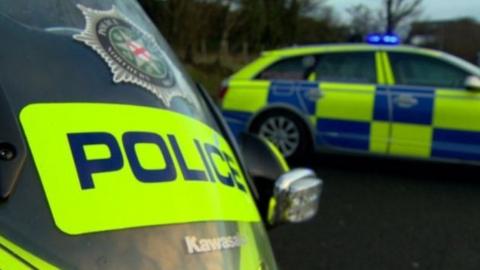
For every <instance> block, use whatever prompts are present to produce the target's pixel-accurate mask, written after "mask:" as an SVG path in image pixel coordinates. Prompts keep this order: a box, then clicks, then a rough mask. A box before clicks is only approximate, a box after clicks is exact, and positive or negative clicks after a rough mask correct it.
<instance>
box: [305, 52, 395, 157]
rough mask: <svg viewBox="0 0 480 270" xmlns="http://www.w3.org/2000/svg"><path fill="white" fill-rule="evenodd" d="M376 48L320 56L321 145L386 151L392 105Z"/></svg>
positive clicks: (318, 125)
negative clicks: (390, 105)
mask: <svg viewBox="0 0 480 270" xmlns="http://www.w3.org/2000/svg"><path fill="white" fill-rule="evenodd" d="M376 54H377V53H376V52H375V51H373V50H372V51H356V52H335V53H325V54H320V55H318V56H317V65H316V67H315V70H314V74H313V76H311V77H310V79H311V80H312V79H315V80H316V81H317V82H318V83H319V89H320V95H321V98H320V99H319V100H318V102H317V106H316V114H315V115H316V118H317V119H316V140H317V143H318V144H320V145H326V146H330V147H334V148H340V149H344V150H354V151H370V152H376V153H386V151H387V148H386V145H387V141H388V128H389V127H388V125H389V122H388V116H389V112H388V111H389V106H388V102H387V101H388V100H387V96H386V91H385V89H383V88H379V87H377V81H378V80H383V79H382V78H383V77H384V76H383V70H382V69H381V61H380V60H381V59H380V58H379V55H376Z"/></svg>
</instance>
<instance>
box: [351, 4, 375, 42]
mask: <svg viewBox="0 0 480 270" xmlns="http://www.w3.org/2000/svg"><path fill="white" fill-rule="evenodd" d="M347 13H348V15H349V17H350V22H349V29H350V34H351V35H352V37H355V38H357V39H359V41H360V40H361V39H362V38H363V37H364V36H365V35H366V34H368V33H371V32H375V31H379V29H378V28H379V24H380V22H379V20H378V18H377V16H376V13H375V12H374V11H373V10H372V9H370V8H369V7H368V6H366V5H364V4H357V5H354V6H351V7H349V8H347Z"/></svg>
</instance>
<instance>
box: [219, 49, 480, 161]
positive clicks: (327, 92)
mask: <svg viewBox="0 0 480 270" xmlns="http://www.w3.org/2000/svg"><path fill="white" fill-rule="evenodd" d="M479 77H480V70H479V69H478V68H476V67H474V66H473V65H470V64H468V63H466V62H464V61H462V60H460V59H458V58H456V57H453V56H451V55H447V54H445V53H442V52H438V51H433V50H426V49H419V48H414V47H407V46H372V45H324V46H313V47H299V48H289V49H283V50H278V51H271V52H266V53H264V54H263V55H262V57H260V58H259V59H258V60H256V61H254V62H253V63H251V64H249V65H248V66H246V67H245V68H244V69H242V70H241V71H239V72H238V73H237V74H235V75H234V76H232V77H231V78H230V79H229V80H228V82H227V83H226V84H225V87H226V89H225V90H224V92H223V94H224V96H223V103H222V105H223V113H224V116H225V117H226V119H227V122H228V123H229V125H230V127H231V128H232V130H233V131H234V133H236V134H238V133H240V132H241V131H253V132H256V133H258V134H260V135H261V136H263V137H266V138H269V139H270V140H272V141H273V142H274V143H275V144H277V146H278V147H279V148H280V149H281V150H282V152H283V154H284V155H285V156H286V157H287V158H289V159H290V160H292V159H296V158H299V157H301V156H302V155H303V154H304V153H305V152H306V151H307V150H309V149H312V148H313V147H312V145H316V146H317V148H319V147H320V148H329V149H334V150H347V151H356V152H369V153H376V154H385V155H394V156H408V157H421V158H433V159H446V160H461V161H480V91H478V90H479V89H478V86H475V85H472V84H471V83H469V82H471V81H472V79H473V81H475V80H476V78H479Z"/></svg>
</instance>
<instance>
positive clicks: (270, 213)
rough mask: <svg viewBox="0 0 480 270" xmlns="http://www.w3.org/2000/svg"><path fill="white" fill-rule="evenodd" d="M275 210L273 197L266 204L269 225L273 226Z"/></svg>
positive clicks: (275, 205)
mask: <svg viewBox="0 0 480 270" xmlns="http://www.w3.org/2000/svg"><path fill="white" fill-rule="evenodd" d="M276 209H277V199H276V198H275V196H272V197H271V198H270V201H269V202H268V217H267V218H268V223H269V224H270V225H273V222H274V218H275V210H276Z"/></svg>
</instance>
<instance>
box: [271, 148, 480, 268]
mask: <svg viewBox="0 0 480 270" xmlns="http://www.w3.org/2000/svg"><path fill="white" fill-rule="evenodd" d="M315 160H316V161H315V163H314V165H313V167H315V170H316V171H317V173H318V174H319V175H320V176H321V177H322V178H323V179H324V181H325V182H324V183H325V185H324V193H323V197H322V201H321V206H320V210H319V213H318V216H317V217H316V218H315V219H314V220H312V221H310V222H309V223H305V224H299V225H288V226H283V227H279V228H276V229H274V230H273V231H271V232H270V235H271V238H272V244H273V246H274V250H275V254H276V258H277V261H278V262H279V266H280V268H281V269H284V270H289V269H293V270H300V269H335V270H341V269H349V270H356V269H389V270H392V269H432V270H443V269H445V270H447V269H448V270H457V269H476V270H478V269H480V177H479V175H480V167H474V166H466V165H452V164H443V163H428V162H421V161H406V160H393V159H381V158H370V157H368V158H365V157H350V156H339V155H319V156H318V157H317V158H315Z"/></svg>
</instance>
